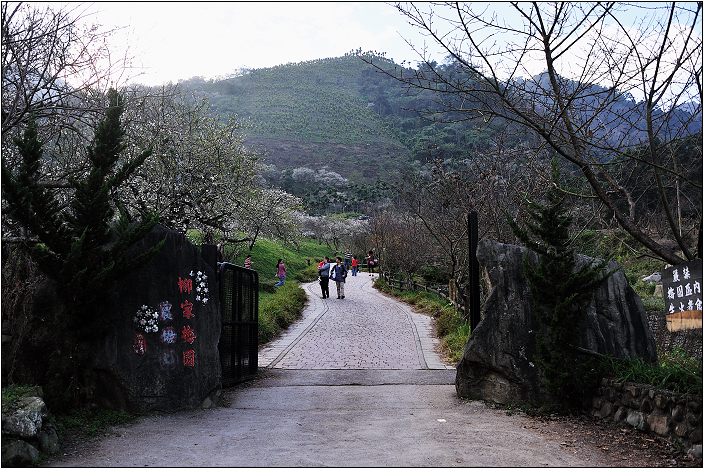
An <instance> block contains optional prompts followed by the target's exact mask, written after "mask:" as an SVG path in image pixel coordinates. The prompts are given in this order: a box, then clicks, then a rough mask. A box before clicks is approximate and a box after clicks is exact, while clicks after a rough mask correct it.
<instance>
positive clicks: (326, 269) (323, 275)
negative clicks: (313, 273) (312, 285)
mask: <svg viewBox="0 0 704 469" xmlns="http://www.w3.org/2000/svg"><path fill="white" fill-rule="evenodd" d="M318 275H319V276H320V289H321V290H322V292H323V299H325V298H330V260H329V258H328V256H325V257H324V258H323V261H322V262H321V263H320V264H318Z"/></svg>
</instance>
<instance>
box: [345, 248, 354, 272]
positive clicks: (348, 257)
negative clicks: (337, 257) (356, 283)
mask: <svg viewBox="0 0 704 469" xmlns="http://www.w3.org/2000/svg"><path fill="white" fill-rule="evenodd" d="M351 261H352V253H351V252H350V248H347V249H346V250H345V269H347V270H350V262H351Z"/></svg>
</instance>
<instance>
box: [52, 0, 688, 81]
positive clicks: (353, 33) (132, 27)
mask: <svg viewBox="0 0 704 469" xmlns="http://www.w3.org/2000/svg"><path fill="white" fill-rule="evenodd" d="M58 5H63V6H65V7H68V8H72V9H75V10H74V11H75V12H76V13H77V14H78V13H80V14H81V15H82V16H83V18H84V21H85V22H86V23H98V24H100V25H102V28H101V29H102V30H106V29H113V28H121V29H119V30H118V31H117V32H116V33H115V34H114V35H113V36H112V37H111V38H110V42H109V46H110V49H111V53H113V55H114V56H123V55H124V52H125V50H126V49H127V51H128V52H127V55H128V56H129V57H132V58H133V60H132V67H133V68H132V69H131V70H130V71H129V72H128V74H126V75H123V76H122V77H121V78H120V79H116V80H115V81H116V83H115V85H117V86H122V85H125V84H127V83H125V82H138V83H142V84H145V85H161V84H163V83H168V82H173V83H176V82H178V81H179V80H185V79H189V78H192V77H195V76H199V77H203V78H205V79H210V78H218V77H226V76H230V75H233V74H236V73H237V71H238V70H241V69H247V68H249V69H254V68H266V67H274V66H276V65H281V64H286V63H297V62H302V61H306V60H315V59H322V58H328V57H340V56H343V55H345V54H346V53H348V52H350V51H352V50H357V49H359V48H361V49H362V51H365V52H366V51H372V50H373V51H377V52H380V53H382V52H384V53H386V57H387V58H390V59H393V60H394V61H395V62H396V63H398V64H401V63H402V62H403V61H406V62H409V63H407V65H410V66H412V67H413V68H415V67H416V66H417V64H418V62H419V61H420V60H421V57H420V56H419V55H418V53H417V52H415V51H414V50H413V48H412V47H411V45H409V44H408V42H410V43H411V44H413V45H414V46H415V47H416V50H422V49H423V47H424V46H427V47H428V52H429V54H430V58H431V59H432V60H436V61H437V62H439V63H441V62H442V61H443V59H444V57H445V55H446V54H444V53H443V52H442V51H441V50H440V49H439V46H437V45H436V44H435V42H434V41H433V40H432V39H430V40H428V39H426V37H425V36H423V35H422V34H421V32H420V30H419V29H418V28H415V27H413V26H411V25H410V24H409V23H408V19H407V18H406V17H405V16H404V15H403V14H401V13H399V12H398V11H397V10H396V9H395V8H394V6H393V5H392V4H389V3H382V2H324V1H321V2H286V1H284V2H206V1H192V2H169V1H162V2H95V3H79V2H63V3H60V4H58ZM418 5H419V7H420V8H421V9H423V10H427V8H428V3H425V2H421V3H419V4H418ZM577 5H580V4H577ZM661 5H662V4H660V3H647V4H641V5H640V8H632V7H629V4H626V3H621V4H619V6H618V9H619V10H624V11H625V12H626V16H621V19H622V20H626V26H628V25H631V24H632V25H633V26H635V25H637V21H636V17H635V16H633V17H632V18H629V15H631V12H633V13H634V14H635V13H636V12H637V13H638V14H644V13H645V12H646V11H647V10H653V9H654V8H655V7H656V6H661ZM683 5H684V6H687V5H689V6H690V8H691V7H692V5H695V4H694V3H685V4H683ZM56 6H57V4H53V7H56ZM472 7H473V9H475V10H476V11H482V10H484V9H485V8H486V9H487V11H486V12H485V13H487V14H492V13H494V14H496V16H497V18H498V19H499V20H500V21H507V22H509V23H512V24H517V25H520V24H522V23H523V20H522V18H520V17H519V16H518V14H517V13H516V12H515V11H513V9H512V8H510V7H509V5H508V4H506V3H496V2H489V3H482V2H472ZM544 8H545V9H546V12H548V11H549V9H550V8H551V7H549V6H545V7H544ZM433 9H434V10H435V12H436V16H435V18H434V21H433V26H434V27H440V28H441V29H442V28H443V27H448V26H447V22H446V21H444V20H442V19H440V17H441V16H442V14H443V13H444V12H443V11H442V10H441V9H439V8H435V7H433ZM448 14H449V15H450V17H452V16H454V15H452V14H450V13H448ZM699 24H700V25H701V22H700V23H699ZM684 31H686V29H685V30H684ZM441 33H449V30H447V29H445V30H444V31H441ZM483 35H484V32H483V30H482V29H481V28H478V29H476V30H474V31H473V37H475V38H478V39H479V40H482V39H487V42H494V41H497V42H498V43H499V44H500V43H501V42H502V38H501V37H500V36H496V35H492V36H490V37H488V38H482V36H483ZM450 36H452V34H449V35H448V36H446V38H447V37H450ZM506 39H508V40H512V41H516V40H520V39H521V37H520V36H519V37H516V35H515V33H511V35H510V36H509V37H507V38H506ZM589 47H590V45H589V44H586V49H584V52H583V53H582V54H581V56H582V58H580V56H579V55H575V54H574V52H577V53H578V52H579V50H578V48H573V49H570V52H569V53H567V54H563V55H562V57H561V59H560V60H561V64H562V66H560V65H558V68H559V70H558V71H559V73H560V74H562V75H563V76H566V77H567V78H573V79H578V77H579V76H580V74H581V72H582V71H583V70H584V67H583V63H584V60H589V59H588V58H589V56H590V52H589ZM637 47H638V48H641V49H643V50H647V49H649V48H652V47H653V44H649V43H648V39H647V38H644V41H643V42H642V43H639V44H637ZM504 59H505V57H504V56H502V57H501V60H499V61H498V63H497V64H496V65H497V70H500V69H501V68H502V67H503V66H504V65H506V64H507V63H510V61H508V62H506V61H505V60H504ZM520 66H521V70H520V75H523V76H534V75H537V74H539V73H541V72H542V71H543V70H544V57H543V60H530V55H529V56H527V57H524V58H523V59H521V63H520ZM603 66H605V67H607V68H608V67H609V65H608V64H606V63H604V64H603ZM499 73H500V74H501V73H502V72H499ZM570 73H572V75H574V76H571V75H570ZM606 75H608V70H607V73H606V74H605V75H604V76H606Z"/></svg>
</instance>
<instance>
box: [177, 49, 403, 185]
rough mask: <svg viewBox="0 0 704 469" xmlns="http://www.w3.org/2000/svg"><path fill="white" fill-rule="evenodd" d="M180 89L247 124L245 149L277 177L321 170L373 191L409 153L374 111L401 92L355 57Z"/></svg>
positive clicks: (190, 84) (251, 73)
mask: <svg viewBox="0 0 704 469" xmlns="http://www.w3.org/2000/svg"><path fill="white" fill-rule="evenodd" d="M384 60H385V59H384ZM384 63H385V65H386V66H388V67H398V65H395V64H393V62H391V61H386V60H385V62H384ZM183 84H185V85H186V86H188V87H189V88H191V89H194V88H195V89H197V90H198V91H199V92H202V93H204V94H205V95H207V96H208V98H209V100H210V102H211V103H212V104H213V106H214V107H215V109H216V110H217V111H218V112H220V113H221V114H223V115H230V114H232V113H236V114H237V115H238V116H239V117H240V118H242V119H244V120H245V121H247V122H248V124H249V128H247V129H246V134H247V143H248V144H249V145H250V146H251V147H252V148H254V149H255V150H257V151H258V152H259V153H261V154H263V158H264V162H265V163H266V164H268V165H272V166H274V167H275V168H276V169H277V170H279V171H283V170H286V169H295V168H300V167H305V168H309V169H312V170H314V171H318V170H321V169H324V168H325V169H327V170H331V171H334V172H337V173H339V174H340V175H341V176H343V177H344V178H347V179H349V180H352V181H355V182H358V183H371V182H373V181H375V180H376V179H377V178H378V177H379V176H383V175H384V174H385V173H387V172H388V173H389V174H393V173H397V172H398V170H399V169H400V167H401V166H402V165H403V164H405V162H406V161H407V159H408V154H409V151H408V149H407V148H406V146H405V145H404V143H402V142H401V141H400V140H399V135H398V132H395V131H394V129H393V128H391V127H390V125H389V122H388V121H387V120H386V119H385V117H384V115H383V112H381V111H380V110H379V107H380V106H379V104H378V103H377V101H379V100H380V99H383V98H386V101H388V96H389V95H393V96H392V98H396V99H397V100H398V99H399V98H400V97H401V96H402V94H403V90H401V89H400V88H398V86H397V84H396V83H395V81H394V80H393V79H391V78H389V77H385V76H384V75H383V74H382V73H379V72H378V71H376V70H374V68H373V67H372V66H371V65H368V64H366V63H365V62H364V61H363V60H362V59H361V58H360V57H359V56H358V55H347V56H344V57H337V58H330V59H320V60H314V61H308V62H302V63H296V64H286V65H280V66H277V67H272V68H265V69H257V70H251V71H249V72H248V73H245V74H243V75H241V76H238V77H234V78H229V79H226V80H221V81H217V82H205V81H201V82H199V83H198V82H197V80H195V81H194V80H191V81H186V82H183ZM386 105H387V106H388V104H386ZM360 162H364V164H360Z"/></svg>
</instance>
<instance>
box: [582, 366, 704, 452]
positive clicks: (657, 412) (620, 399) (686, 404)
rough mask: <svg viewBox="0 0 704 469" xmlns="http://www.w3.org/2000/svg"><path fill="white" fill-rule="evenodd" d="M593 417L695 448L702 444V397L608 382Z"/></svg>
mask: <svg viewBox="0 0 704 469" xmlns="http://www.w3.org/2000/svg"><path fill="white" fill-rule="evenodd" d="M591 412H592V415H594V416H597V417H601V418H604V419H613V420H614V421H615V422H616V423H627V424H628V425H631V426H633V427H635V428H637V429H638V430H642V431H646V432H652V433H655V434H657V435H659V436H661V437H663V438H666V439H668V440H672V439H676V440H678V441H679V442H680V443H681V444H682V446H684V447H687V448H691V447H693V446H695V445H699V447H701V444H702V395H701V394H698V395H694V394H680V393H676V392H671V391H665V390H659V389H655V388H653V387H652V386H647V385H644V384H633V383H621V382H618V381H616V380H615V379H613V378H604V379H603V380H602V382H601V386H600V387H599V390H598V391H597V395H596V396H594V397H593V399H592V411H591Z"/></svg>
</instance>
